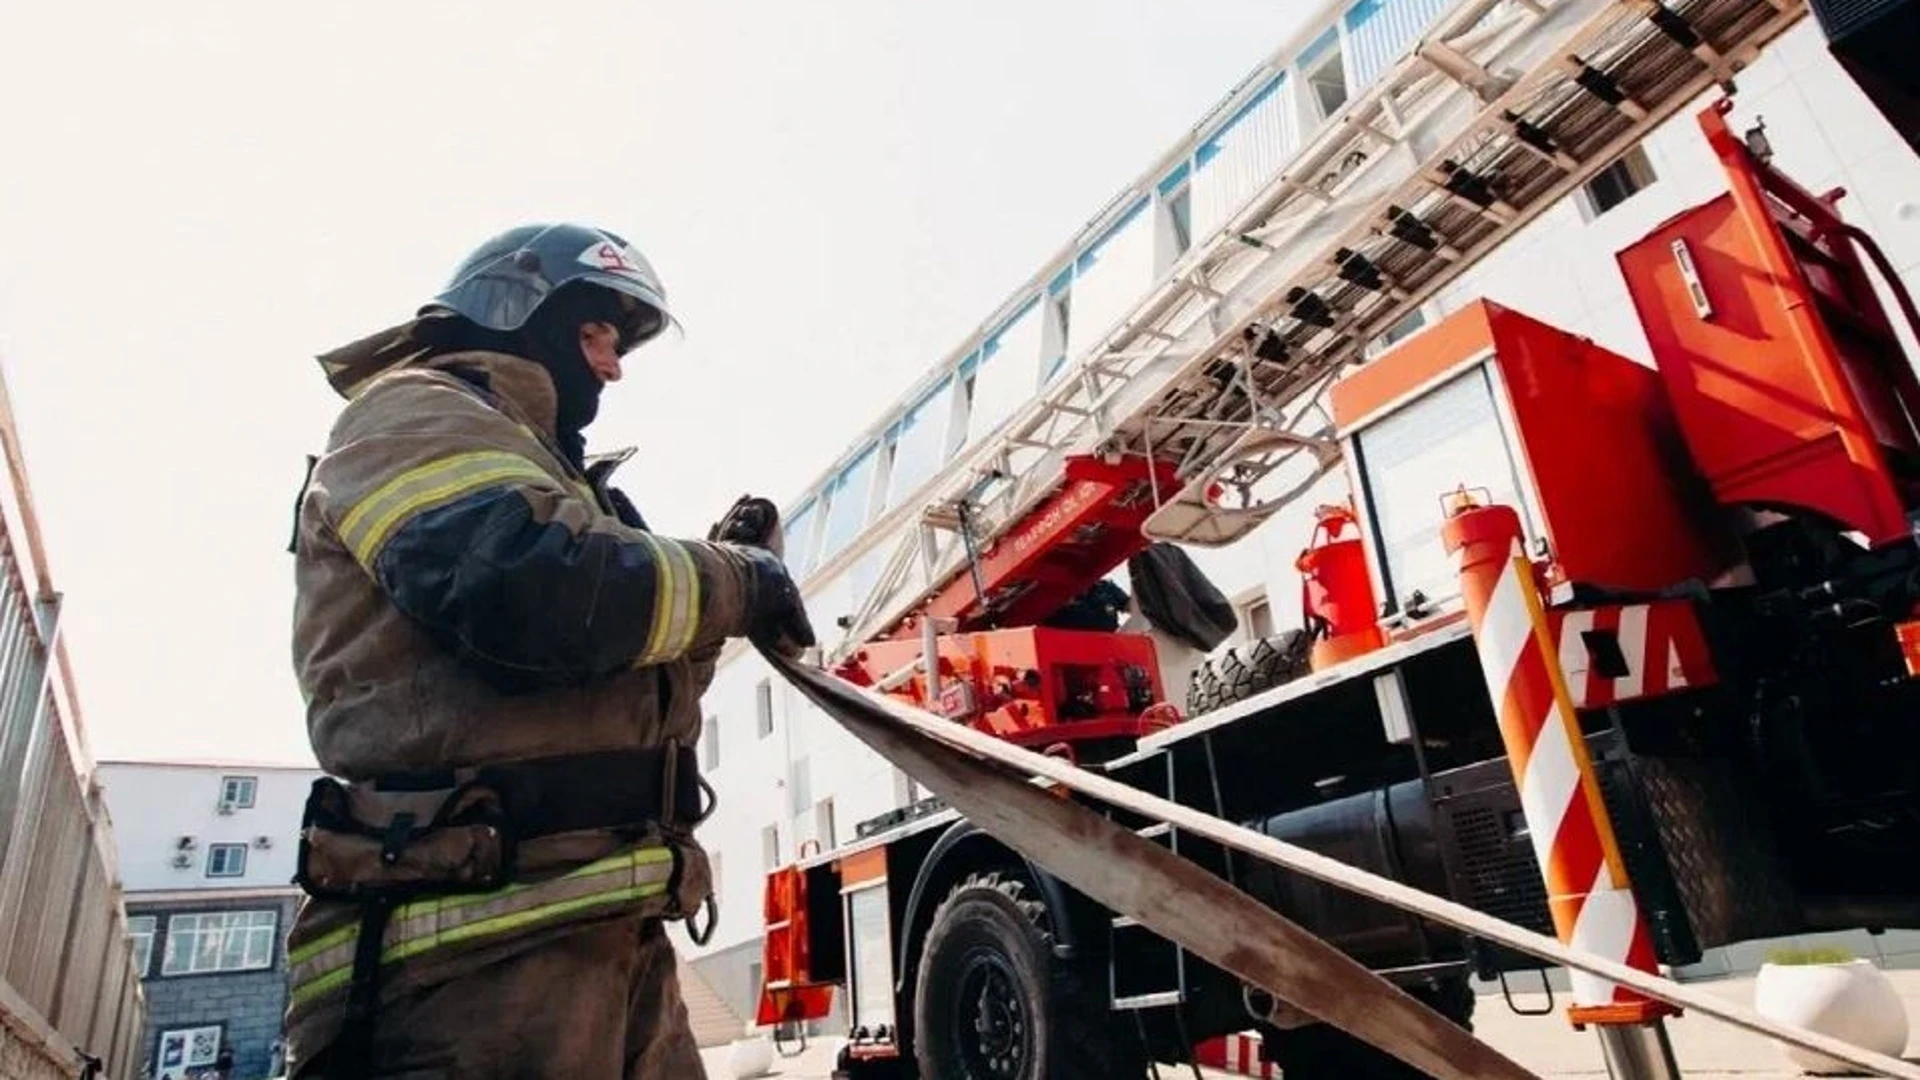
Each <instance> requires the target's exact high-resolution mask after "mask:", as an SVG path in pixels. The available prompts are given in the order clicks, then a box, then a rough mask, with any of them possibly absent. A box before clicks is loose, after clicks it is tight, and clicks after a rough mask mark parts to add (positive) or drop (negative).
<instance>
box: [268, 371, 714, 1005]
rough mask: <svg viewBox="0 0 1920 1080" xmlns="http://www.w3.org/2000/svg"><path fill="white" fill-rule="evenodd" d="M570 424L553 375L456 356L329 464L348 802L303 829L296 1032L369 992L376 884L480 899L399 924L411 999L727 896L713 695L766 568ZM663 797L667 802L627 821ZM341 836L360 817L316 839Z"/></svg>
mask: <svg viewBox="0 0 1920 1080" xmlns="http://www.w3.org/2000/svg"><path fill="white" fill-rule="evenodd" d="M554 413H555V402H554V392H553V386H552V382H551V380H550V379H549V378H548V376H547V374H546V372H545V371H544V369H542V368H541V367H540V366H539V365H537V364H534V363H532V362H529V361H526V360H522V359H519V358H516V357H512V356H506V355H502V354H497V353H476V352H468V353H455V354H450V355H444V356H440V357H437V358H434V359H432V360H430V361H424V362H421V363H416V364H414V365H411V366H408V367H403V368H400V369H397V370H394V371H392V372H390V373H388V374H386V375H382V376H380V377H379V378H377V379H374V380H372V381H370V382H369V383H367V384H365V385H364V386H362V387H360V388H358V389H357V390H356V391H355V393H354V394H353V396H352V398H351V399H350V401H349V402H348V404H347V405H346V407H345V408H344V409H343V410H342V412H341V414H340V417H339V419H338V421H337V422H336V424H335V426H334V428H333V430H332V432H331V434H330V436H329V440H328V444H327V447H326V450H325V452H324V454H322V455H321V456H320V457H319V458H318V459H317V461H316V462H315V463H314V466H313V469H312V472H311V475H310V478H309V481H308V484H307V487H306V489H305V491H304V493H303V494H302V496H301V499H300V503H299V509H298V517H297V523H296V533H295V549H296V556H297V558H296V584H297V597H296V601H295V611H294V634H293V648H294V655H293V659H294V667H295V670H296V674H297V676H298V680H299V684H300V688H301V690H302V692H303V694H304V696H305V699H306V703H307V724H308V731H309V734H310V737H311V740H312V745H313V748H314V752H315V754H316V756H317V757H318V759H319V764H320V766H321V768H322V769H323V770H324V771H325V772H326V773H327V774H328V775H329V776H330V777H333V778H338V780H340V781H343V782H344V783H343V784H331V786H329V783H330V782H327V781H323V782H322V783H320V784H316V787H315V792H316V793H315V796H314V799H313V800H310V802H309V807H308V823H307V825H306V826H305V827H303V833H302V837H303V840H302V867H303V868H302V874H303V880H302V884H303V885H308V886H309V887H308V892H309V893H311V894H314V896H313V897H311V898H309V899H308V901H307V902H306V903H305V904H304V905H303V908H302V910H301V912H300V914H299V916H298V918H297V919H296V921H295V925H294V927H293V930H292V934H291V939H290V941H289V957H288V959H289V963H290V966H291V968H292V980H291V981H292V983H293V986H292V1000H291V1006H290V1014H289V1020H290V1022H293V1023H295V1024H300V1023H302V1014H303V1013H305V1014H308V1018H311V1017H313V1016H316V1015H319V1014H320V1013H323V1012H326V1011H329V1010H331V1011H333V1012H335V1013H337V1011H338V1010H337V1006H338V1005H339V1004H340V1000H341V992H342V991H343V989H344V988H345V986H346V984H347V982H348V980H349V979H350V978H353V977H354V975H353V969H354V964H353V961H354V956H355V950H356V947H357V946H361V945H363V943H361V942H359V940H358V937H359V935H360V934H361V933H362V932H363V929H364V927H365V925H366V924H363V923H361V922H358V921H357V920H358V919H359V918H360V911H361V909H362V908H364V906H365V905H364V904H362V903H356V902H354V900H353V899H351V898H350V897H349V896H348V894H350V893H351V892H352V890H353V889H355V888H357V887H359V886H358V885H356V881H359V882H364V881H371V880H375V879H378V878H380V877H381V875H382V874H385V875H387V876H388V877H389V878H392V877H393V876H394V875H395V874H401V873H403V872H404V873H415V874H416V875H418V876H419V877H420V878H421V879H423V880H424V879H425V878H428V877H431V876H433V875H435V874H439V875H442V876H446V877H449V878H451V879H455V880H457V881H458V882H460V883H463V884H464V886H465V888H464V889H463V890H461V891H458V892H455V893H453V894H445V893H440V894H434V893H432V892H431V891H430V890H429V891H427V892H423V893H417V894H411V895H418V896H420V898H418V899H408V900H405V901H404V902H397V903H396V904H395V906H393V907H392V910H391V912H390V915H389V917H388V918H387V919H386V920H385V922H384V926H383V932H382V933H381V937H382V939H383V940H382V942H381V952H380V961H381V964H380V966H381V968H382V969H383V970H382V971H381V972H380V976H379V982H380V990H381V993H382V994H383V995H384V994H388V993H399V992H402V991H403V990H405V989H408V988H410V987H411V988H417V987H419V986H421V985H431V984H432V983H434V982H436V981H439V980H443V979H445V978H448V977H452V976H454V975H457V974H458V973H459V972H460V971H461V970H466V969H471V968H472V967H474V966H477V965H479V964H481V963H485V962H488V961H489V960H490V959H496V958H499V957H502V956H506V955H511V954H512V953H513V952H514V951H516V950H518V949H521V948H525V947H527V946H528V944H530V943H533V942H537V941H539V940H542V939H544V938H548V937H551V936H553V935H555V934H561V933H564V932H565V928H566V927H567V926H568V925H570V924H578V923H579V922H580V921H581V920H583V919H592V918H601V917H606V916H610V915H617V914H621V913H632V912H636V911H637V912H642V913H658V914H661V915H663V916H667V917H680V916H686V915H690V914H692V913H693V912H695V911H696V910H697V909H698V908H699V907H700V905H701V904H702V903H703V902H705V901H706V900H707V899H708V897H709V895H710V892H711V889H710V875H709V871H708V866H707V859H706V855H705V853H704V852H703V851H702V850H701V849H700V847H699V845H698V844H697V843H696V842H695V841H694V839H693V837H692V835H691V826H692V825H693V824H694V823H695V822H696V821H697V819H698V818H699V817H700V816H701V812H700V810H698V809H697V807H699V806H700V804H701V801H702V800H701V797H700V795H699V793H698V791H697V790H696V787H695V785H697V784H699V781H698V778H697V775H691V774H695V772H696V766H697V759H696V758H695V757H694V748H695V747H696V745H697V743H698V738H699V732H700V725H701V712H700V703H699V699H700V696H701V694H702V693H703V692H704V691H705V690H706V688H707V684H708V682H709V681H710V680H711V678H712V676H713V671H714V665H715V661H716V659H717V656H718V653H719V649H720V646H721V644H722V642H723V641H724V640H725V639H727V638H731V637H737V636H742V635H744V634H745V633H746V629H747V627H746V621H747V616H748V609H749V607H750V603H751V588H752V578H751V575H750V571H749V569H748V565H747V562H746V559H745V558H744V557H743V556H742V555H740V554H739V553H737V551H735V550H734V549H731V548H729V547H727V546H725V545H721V544H713V543H706V542H699V541H690V540H672V539H667V538H664V537H659V536H655V535H653V534H652V533H650V532H648V531H646V530H645V529H644V528H643V527H637V526H638V521H637V515H632V514H631V513H630V512H629V513H627V514H625V515H622V514H621V513H620V510H621V509H623V508H624V507H625V503H624V499H620V500H617V501H616V500H615V498H614V497H613V496H611V495H610V494H609V491H608V489H607V488H606V486H605V473H604V472H602V471H599V470H595V475H594V476H593V477H592V478H591V479H589V477H588V476H586V475H584V474H583V473H582V472H581V471H580V470H578V469H576V468H574V467H573V466H572V465H571V464H570V463H569V462H568V461H567V460H566V459H565V457H564V456H563V455H562V454H560V453H559V452H558V451H557V450H556V449H555V448H554V446H555V443H554V438H553V431H552V426H553V422H554V419H553V418H554ZM622 516H625V517H627V518H628V519H629V521H632V522H634V523H633V524H628V523H625V522H623V521H622V520H621V517H622ZM489 770H492V771H493V774H492V775H490V774H489V772H488V771H489ZM516 770H517V771H516ZM542 770H545V771H542ZM476 776H478V777H479V778H480V780H481V781H482V783H480V784H478V785H473V784H472V782H473V781H474V780H475V777H476ZM375 781H379V782H380V783H379V784H376V783H375ZM462 785H470V786H466V787H463V786H462ZM323 787H325V788H327V790H328V791H330V792H332V794H331V795H330V796H327V797H326V798H323V797H322V788H323ZM476 788H484V789H486V791H487V792H489V795H488V798H489V799H491V800H492V802H491V803H489V805H491V806H492V807H493V808H494V809H495V810H498V809H499V807H500V804H501V799H500V793H501V792H502V791H505V792H506V793H507V796H508V797H506V798H505V807H506V817H505V819H501V818H500V817H499V815H498V814H495V815H493V816H490V817H475V816H472V815H469V814H468V811H470V810H472V809H473V806H472V804H473V803H474V802H475V801H476V800H477V799H478V797H477V796H474V795H473V794H472V792H473V790H475V789H476ZM387 789H391V790H392V792H398V794H380V793H379V792H381V791H385V790H387ZM637 791H643V792H647V793H649V794H647V795H646V796H645V797H646V798H647V799H651V800H654V801H655V804H656V805H653V806H640V807H637V808H636V807H633V806H621V805H615V804H619V803H620V802H621V801H622V800H626V799H630V798H632V797H634V796H633V793H634V792H637ZM343 792H344V794H343ZM689 793H692V795H691V802H690V801H689ZM329 800H331V801H329ZM396 800H398V801H396ZM409 800H411V801H409ZM463 800H465V801H464V802H463ZM596 800H597V804H596ZM316 806H318V807H319V809H316ZM661 807H664V809H661ZM676 807H677V808H678V809H675V808H676ZM403 810H404V811H405V812H406V821H405V826H404V828H402V827H401V826H400V825H399V820H400V816H401V814H400V811H403ZM316 814H319V815H320V817H319V818H318V819H316V816H315V815H316ZM329 815H331V816H329ZM382 815H384V816H382ZM463 815H467V817H464V818H463ZM596 818H599V819H606V818H613V819H619V820H618V823H619V824H620V825H621V827H618V828H610V827H606V826H607V824H608V823H607V821H606V820H596ZM635 818H640V819H648V820H646V821H643V822H642V823H640V824H635V823H634V821H633V819H635ZM336 819H337V820H338V821H347V822H350V824H348V825H346V826H342V827H341V828H339V829H336V830H333V831H329V830H328V829H325V828H319V827H316V826H315V825H314V822H315V820H321V821H335V820H336ZM661 819H664V820H665V823H664V824H662V823H660V820H661ZM463 820H466V821H484V826H481V825H473V826H471V827H468V826H461V827H458V828H456V827H454V826H456V825H460V823H461V822H462V821H463ZM502 820H504V821H505V825H504V826H503V825H502ZM369 823H370V824H371V827H369ZM430 823H441V824H444V825H445V826H446V827H444V828H440V829H438V830H437V831H434V830H431V829H427V830H425V831H422V830H423V827H424V826H426V825H428V824H430ZM396 828H400V832H401V838H402V840H403V841H406V843H403V844H400V845H396V844H395V843H394V841H393V835H394V830H395V829H396ZM382 829H385V830H386V832H385V833H383V832H382V831H381V830H382ZM500 831H505V832H507V833H508V834H509V835H508V837H507V840H508V841H511V845H510V848H502V847H501V846H500V844H499V843H498V836H497V833H499V832H500ZM320 837H324V838H325V843H324V844H323V843H322V842H321V840H320V839H317V838H320ZM355 844H359V845H360V846H359V847H355V846H354V845H355ZM323 849H324V850H323ZM315 882H317V883H318V885H319V886H323V887H322V888H316V886H315V885H314V884H313V883H315ZM329 889H331V890H335V891H337V892H339V893H340V894H341V897H342V898H339V899H330V898H327V897H328V896H329V892H328V890H329ZM368 936H369V937H371V936H373V935H372V934H369V935H368ZM369 944H370V943H369ZM480 1022H484V1021H483V1020H482V1021H480Z"/></svg>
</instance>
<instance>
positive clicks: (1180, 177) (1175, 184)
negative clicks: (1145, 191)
mask: <svg viewBox="0 0 1920 1080" xmlns="http://www.w3.org/2000/svg"><path fill="white" fill-rule="evenodd" d="M1188 171H1189V165H1188V163H1187V162H1184V161H1183V162H1181V163H1180V164H1179V165H1178V166H1176V167H1175V168H1174V170H1173V171H1172V172H1170V173H1168V174H1167V178H1166V179H1165V180H1162V181H1160V194H1162V195H1171V194H1173V192H1174V191H1175V190H1177V189H1178V188H1179V187H1180V185H1181V184H1184V183H1186V182H1187V173H1188Z"/></svg>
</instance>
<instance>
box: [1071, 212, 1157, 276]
mask: <svg viewBox="0 0 1920 1080" xmlns="http://www.w3.org/2000/svg"><path fill="white" fill-rule="evenodd" d="M1146 208H1147V199H1146V197H1145V196H1141V197H1140V199H1139V201H1137V202H1135V203H1134V204H1133V205H1132V206H1131V207H1129V208H1128V209H1127V212H1126V213H1124V214H1121V215H1120V217H1119V218H1118V219H1117V220H1115V221H1114V223H1113V225H1112V226H1111V227H1110V228H1108V229H1107V231H1106V232H1103V233H1101V234H1100V237H1099V239H1097V240H1095V241H1094V242H1093V243H1091V244H1088V245H1087V246H1086V248H1085V249H1083V250H1082V251H1081V252H1080V257H1079V258H1078V259H1076V260H1074V266H1075V268H1076V272H1081V273H1084V272H1085V271H1086V269H1087V267H1089V266H1092V265H1093V264H1094V263H1095V262H1098V261H1099V259H1100V249H1101V248H1103V247H1105V246H1106V244H1107V241H1109V240H1112V239H1113V238H1114V236H1115V235H1116V234H1118V233H1119V232H1120V230H1121V229H1124V228H1126V227H1127V226H1129V225H1131V224H1133V221H1134V219H1135V218H1137V217H1139V216H1140V211H1142V210H1145V209H1146Z"/></svg>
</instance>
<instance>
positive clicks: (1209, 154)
mask: <svg viewBox="0 0 1920 1080" xmlns="http://www.w3.org/2000/svg"><path fill="white" fill-rule="evenodd" d="M1336 32H1337V31H1336ZM1286 81H1287V73H1286V72H1284V71H1282V72H1280V73H1279V74H1277V75H1275V76H1274V77H1273V78H1271V79H1268V80H1267V84H1266V85H1265V86H1262V87H1261V88H1260V91H1259V93H1256V94H1254V95H1253V96H1252V97H1250V98H1248V99H1247V100H1246V103H1245V104H1243V105H1241V106H1240V107H1239V108H1238V109H1235V110H1234V111H1233V115H1232V116H1229V117H1227V118H1226V119H1225V120H1223V121H1221V123H1220V126H1219V127H1216V128H1214V129H1213V131H1212V133H1210V134H1209V135H1208V136H1207V137H1206V139H1205V141H1203V142H1201V144H1200V145H1199V147H1198V148H1197V149H1195V150H1194V152H1193V166H1194V168H1195V169H1196V170H1198V169H1201V168H1204V167H1205V166H1206V164H1207V162H1209V161H1212V160H1213V159H1214V158H1216V157H1219V156H1220V144H1221V142H1222V141H1224V140H1225V139H1226V138H1227V136H1229V135H1231V134H1233V129H1234V128H1235V127H1237V126H1239V124H1240V122H1241V121H1242V120H1245V119H1246V118H1247V116H1248V114H1250V113H1252V112H1253V110H1255V109H1257V108H1259V107H1260V106H1262V105H1264V104H1266V103H1267V99H1269V98H1271V97H1273V95H1274V94H1275V93H1276V92H1278V91H1279V89H1280V87H1281V86H1282V85H1283V84H1285V83H1286Z"/></svg>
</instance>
